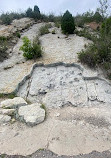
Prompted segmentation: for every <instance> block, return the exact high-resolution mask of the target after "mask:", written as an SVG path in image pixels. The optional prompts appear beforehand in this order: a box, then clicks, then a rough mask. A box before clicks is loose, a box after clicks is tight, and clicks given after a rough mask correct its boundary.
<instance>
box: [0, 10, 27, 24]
mask: <svg viewBox="0 0 111 158" xmlns="http://www.w3.org/2000/svg"><path fill="white" fill-rule="evenodd" d="M25 16H26V15H25V13H15V12H11V13H6V14H2V15H1V16H0V20H1V21H2V23H3V24H6V25H10V24H11V22H12V21H13V20H14V19H20V18H23V17H25Z"/></svg>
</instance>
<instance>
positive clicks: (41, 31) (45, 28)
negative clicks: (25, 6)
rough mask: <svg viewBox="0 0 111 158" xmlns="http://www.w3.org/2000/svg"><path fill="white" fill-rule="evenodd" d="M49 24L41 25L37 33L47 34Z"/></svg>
mask: <svg viewBox="0 0 111 158" xmlns="http://www.w3.org/2000/svg"><path fill="white" fill-rule="evenodd" d="M50 26H51V25H50V24H46V25H45V26H42V27H41V28H40V29H39V34H40V35H45V34H48V33H49V28H50Z"/></svg>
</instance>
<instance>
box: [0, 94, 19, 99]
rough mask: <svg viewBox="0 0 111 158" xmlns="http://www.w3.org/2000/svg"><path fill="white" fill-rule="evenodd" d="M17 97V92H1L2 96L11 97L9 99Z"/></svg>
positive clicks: (0, 96) (0, 95)
mask: <svg viewBox="0 0 111 158" xmlns="http://www.w3.org/2000/svg"><path fill="white" fill-rule="evenodd" d="M15 97H16V94H15V93H9V94H4V93H0V98H9V99H13V98H15Z"/></svg>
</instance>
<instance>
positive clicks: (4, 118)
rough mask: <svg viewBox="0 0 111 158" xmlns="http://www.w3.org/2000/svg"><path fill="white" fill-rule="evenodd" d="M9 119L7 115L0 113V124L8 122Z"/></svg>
mask: <svg viewBox="0 0 111 158" xmlns="http://www.w3.org/2000/svg"><path fill="white" fill-rule="evenodd" d="M10 121H11V117H10V116H8V115H1V114H0V124H3V123H8V122H10Z"/></svg>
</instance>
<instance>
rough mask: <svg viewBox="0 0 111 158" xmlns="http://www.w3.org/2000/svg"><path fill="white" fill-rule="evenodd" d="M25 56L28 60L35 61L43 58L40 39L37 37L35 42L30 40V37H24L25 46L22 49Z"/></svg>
mask: <svg viewBox="0 0 111 158" xmlns="http://www.w3.org/2000/svg"><path fill="white" fill-rule="evenodd" d="M20 50H22V51H23V52H24V53H23V56H24V57H25V58H27V59H35V58H39V57H41V56H42V49H41V45H40V42H39V40H38V38H37V37H36V38H35V39H34V40H33V42H32V43H31V41H30V40H29V39H28V37H26V36H25V37H23V45H22V46H21V47H20Z"/></svg>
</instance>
